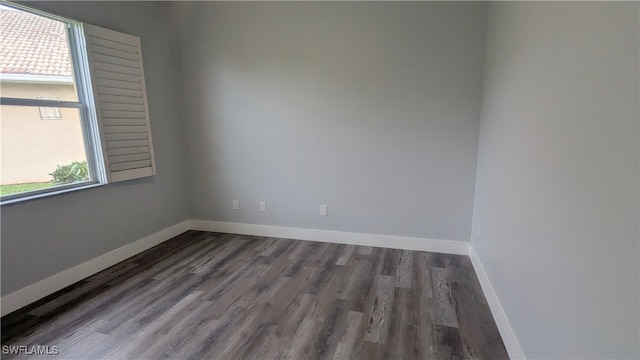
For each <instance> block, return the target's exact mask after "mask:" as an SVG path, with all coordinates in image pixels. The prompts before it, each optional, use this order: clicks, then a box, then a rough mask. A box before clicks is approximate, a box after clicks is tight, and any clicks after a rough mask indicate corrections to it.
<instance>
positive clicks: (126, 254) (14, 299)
mask: <svg viewBox="0 0 640 360" xmlns="http://www.w3.org/2000/svg"><path fill="white" fill-rule="evenodd" d="M187 230H189V221H188V220H185V221H183V222H180V223H178V224H175V225H173V226H169V227H168V228H166V229H162V230H160V231H158V232H155V233H153V234H151V235H149V236H146V237H144V238H142V239H139V240H136V241H134V242H132V243H130V244H127V245H125V246H122V247H119V248H117V249H115V250H112V251H109V252H108V253H106V254H104V255H100V256H98V257H96V258H93V259H91V260H88V261H85V262H83V263H82V264H80V265H76V266H74V267H72V268H70V269H67V270H64V271H62V272H59V273H57V274H55V275H53V276H50V277H48V278H46V279H44V280H40V281H38V282H37V283H35V284H31V285H29V286H26V287H24V288H22V289H20V290H17V291H14V292H12V293H11V294H8V295H5V296H3V297H2V298H1V299H0V308H1V309H2V311H1V313H2V316H4V315H6V314H9V313H11V312H13V311H15V310H18V309H20V308H21V307H23V306H26V305H29V304H31V303H33V302H35V301H38V300H40V299H42V298H43V297H45V296H47V295H51V294H53V293H54V292H56V291H58V290H61V289H63V288H65V287H67V286H69V285H71V284H74V283H76V282H78V281H80V280H82V279H84V278H87V277H89V276H91V275H93V274H95V273H97V272H99V271H102V270H104V269H106V268H108V267H110V266H113V265H115V264H117V263H119V262H121V261H123V260H126V259H128V258H130V257H132V256H134V255H136V254H139V253H141V252H143V251H145V250H147V249H150V248H152V247H154V246H156V245H158V244H160V243H162V242H164V241H167V240H169V239H171V238H173V237H175V236H178V235H180V234H182V233H183V232H185V231H187Z"/></svg>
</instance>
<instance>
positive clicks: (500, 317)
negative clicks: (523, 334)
mask: <svg viewBox="0 0 640 360" xmlns="http://www.w3.org/2000/svg"><path fill="white" fill-rule="evenodd" d="M469 258H470V259H471V264H473V269H474V270H475V272H476V276H477V277H478V281H479V282H480V286H481V287H482V292H483V293H484V297H485V298H486V299H487V303H489V308H490V309H491V314H493V320H494V321H495V322H496V325H497V326H498V331H499V332H500V336H501V337H502V342H503V343H504V346H505V348H506V349H507V353H509V358H510V359H514V360H515V359H525V357H524V352H523V351H522V348H521V347H520V343H518V339H517V338H516V334H515V333H514V332H513V329H512V328H511V324H510V323H509V319H508V318H507V314H506V313H505V312H504V309H503V308H502V305H501V304H500V300H499V299H498V294H496V291H495V290H494V289H493V285H491V281H490V280H489V276H488V275H487V272H486V271H485V270H484V266H482V262H481V261H480V258H479V257H478V254H477V253H476V250H475V249H474V247H473V244H471V245H470V246H469Z"/></svg>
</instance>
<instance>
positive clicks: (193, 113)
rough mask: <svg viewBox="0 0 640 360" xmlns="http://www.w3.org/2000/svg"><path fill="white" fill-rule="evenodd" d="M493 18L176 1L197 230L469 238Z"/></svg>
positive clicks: (456, 10)
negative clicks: (324, 211)
mask: <svg viewBox="0 0 640 360" xmlns="http://www.w3.org/2000/svg"><path fill="white" fill-rule="evenodd" d="M486 10H487V4H485V3H366V2H355V3H346V2H345V3H329V2H320V3H213V2H200V3H180V4H174V8H173V9H172V12H173V13H174V14H177V16H178V17H180V19H178V21H177V26H176V30H178V29H182V33H181V34H177V36H176V39H175V41H176V43H177V44H179V45H177V46H176V48H177V49H178V48H179V51H178V52H177V54H178V60H177V61H178V62H179V63H180V65H181V69H182V72H181V78H182V80H183V89H182V90H183V93H182V94H183V96H181V97H180V99H181V100H182V102H181V104H180V106H181V107H180V109H181V112H184V113H185V114H186V116H187V117H188V119H189V122H188V123H187V124H186V129H187V131H186V132H185V134H186V137H185V150H186V151H185V157H186V159H187V164H188V174H189V179H188V189H189V201H190V211H191V218H193V219H205V220H217V221H230V222H243V223H254V224H271V225H282V226H294V227H304V228H317V229H330V230H344V231H355V232H367V233H378V234H392V235H408V236H419V237H429V238H439V239H451V240H462V241H468V240H469V237H470V227H471V216H472V207H473V188H474V181H475V162H476V150H477V136H478V121H479V109H480V102H481V80H482V60H483V49H484V35H485V26H486ZM232 199H238V200H239V201H240V211H233V210H232V206H231V205H232ZM259 201H266V202H267V213H259V212H258V202H259ZM320 204H327V205H328V206H329V216H328V217H320V216H319V205H320Z"/></svg>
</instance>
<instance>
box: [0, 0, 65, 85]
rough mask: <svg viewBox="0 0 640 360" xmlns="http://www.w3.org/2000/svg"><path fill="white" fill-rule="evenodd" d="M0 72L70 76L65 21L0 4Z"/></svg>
mask: <svg viewBox="0 0 640 360" xmlns="http://www.w3.org/2000/svg"><path fill="white" fill-rule="evenodd" d="M0 73H2V74H22V75H52V76H69V77H70V76H72V70H71V59H70V58H69V47H68V45H67V34H66V29H65V24H64V23H62V22H59V21H55V20H50V19H47V18H45V17H43V16H36V15H32V14H29V13H27V12H24V11H16V10H13V9H7V8H4V7H2V8H0Z"/></svg>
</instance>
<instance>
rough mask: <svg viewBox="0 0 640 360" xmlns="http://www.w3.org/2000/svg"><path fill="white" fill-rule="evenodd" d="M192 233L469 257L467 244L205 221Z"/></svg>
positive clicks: (197, 223)
mask: <svg viewBox="0 0 640 360" xmlns="http://www.w3.org/2000/svg"><path fill="white" fill-rule="evenodd" d="M191 230H200V231H214V232H222V233H230V234H242V235H254V236H267V237H278V238H283V239H296V240H309V241H320V242H330V243H338V244H350V245H363V246H376V247H386V248H392V249H403V250H417V251H430V252H439V253H445V254H456V255H468V254H469V243H468V242H466V241H456V240H439V239H428V238H418V237H407V236H394V235H378V234H365V233H356V232H344V231H332V230H316V229H305V228H293V227H285V226H272V225H255V224H241V223H229V222H220V221H208V220H191Z"/></svg>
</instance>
